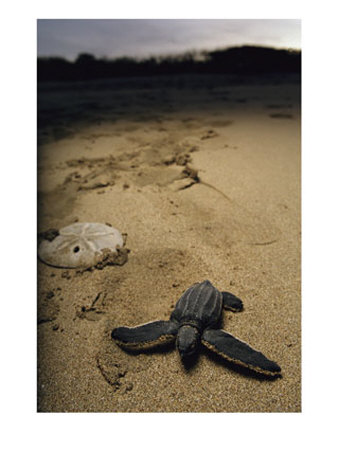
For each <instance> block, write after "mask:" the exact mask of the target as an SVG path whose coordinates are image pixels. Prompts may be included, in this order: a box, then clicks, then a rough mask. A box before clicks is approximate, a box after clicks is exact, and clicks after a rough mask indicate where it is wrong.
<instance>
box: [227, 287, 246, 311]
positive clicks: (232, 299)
mask: <svg viewBox="0 0 338 450" xmlns="http://www.w3.org/2000/svg"><path fill="white" fill-rule="evenodd" d="M222 297H223V308H224V309H228V310H229V311H233V312H239V311H242V310H243V302H242V300H241V299H239V298H238V297H236V295H234V294H231V293H230V292H222Z"/></svg>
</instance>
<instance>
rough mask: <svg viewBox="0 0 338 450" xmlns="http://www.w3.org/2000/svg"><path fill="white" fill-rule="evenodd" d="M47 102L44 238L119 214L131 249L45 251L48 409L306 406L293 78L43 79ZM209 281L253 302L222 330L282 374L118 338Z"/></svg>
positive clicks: (42, 119) (41, 304)
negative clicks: (95, 263)
mask: <svg viewBox="0 0 338 450" xmlns="http://www.w3.org/2000/svg"><path fill="white" fill-rule="evenodd" d="M38 97H39V98H38V112H39V129H38V142H39V147H38V208H39V221H38V222H39V225H38V226H39V229H38V232H44V231H46V230H48V229H51V228H54V229H59V228H61V227H64V226H66V225H69V224H71V223H73V222H77V221H78V222H101V223H109V224H111V225H112V226H113V227H116V228H117V229H119V230H120V231H121V232H122V233H126V234H127V242H126V246H127V248H128V249H129V250H130V253H129V254H128V261H127V262H126V263H125V264H124V265H121V266H119V265H112V266H106V267H104V268H102V269H101V270H100V269H93V270H90V271H78V270H76V269H60V268H55V267H51V266H48V265H46V264H44V263H43V262H41V261H40V260H38V262H37V264H38V399H37V400H38V402H37V403H38V404H37V409H38V411H41V412H48V411H50V412H71V411H74V412H80V411H83V412H96V411H97V412H99V411H100V412H298V411H300V410H301V296H300V295H301V293H300V287H301V278H300V277H301V274H300V269H301V267H300V248H301V234H300V233H301V216H300V212H301V210H300V195H301V192H300V185H301V177H300V163H301V151H300V132H301V129H300V81H299V78H297V77H296V76H283V77H282V76H271V77H270V76H266V77H265V78H263V77H261V78H255V77H247V78H245V77H241V78H234V77H230V76H223V75H213V76H208V75H196V76H192V75H186V76H183V75H181V76H171V77H169V76H168V77H166V76H163V77H154V78H150V77H149V78H141V77H140V78H130V79H116V80H113V81H112V80H107V81H91V82H82V83H81V82H78V83H43V84H41V85H40V86H39V87H38ZM205 279H209V280H210V281H211V282H212V283H213V284H214V285H215V286H216V287H217V288H218V289H219V290H225V291H230V292H232V293H234V294H235V295H237V296H238V297H240V298H241V299H242V300H243V302H244V311H243V312H240V313H232V312H224V313H223V327H224V329H226V330H227V331H228V332H229V333H231V334H233V335H234V336H236V337H238V338H239V339H241V340H243V341H245V342H248V343H249V344H250V345H252V346H253V347H254V348H256V349H258V350H259V351H261V352H262V353H264V354H265V355H266V356H267V357H268V358H270V359H271V360H273V361H276V362H277V363H278V364H279V365H280V366H281V368H282V377H281V378H276V379H274V380H270V379H265V378H263V377H259V376H253V375H252V374H248V373H247V372H244V371H243V370H239V369H236V368H235V367H233V366H232V365H229V364H228V363H226V362H223V361H222V360H220V358H218V357H216V356H214V355H212V354H211V353H210V352H209V351H208V350H207V349H205V350H203V349H202V350H201V352H200V355H199V357H198V360H197V361H196V364H195V365H194V366H193V367H191V368H190V369H189V370H187V369H186V368H185V367H184V366H183V365H182V363H181V361H180V357H179V354H178V352H177V351H176V350H174V349H173V350H170V351H154V352H150V353H140V354H136V355H134V354H130V353H127V352H125V351H123V350H122V349H121V348H120V347H118V346H117V345H116V344H115V343H114V342H113V341H112V340H111V337H110V333H111V330H112V329H113V328H114V327H117V326H121V325H126V326H135V325H137V324H140V323H145V322H149V321H153V320H160V319H163V320H166V319H168V318H169V316H170V314H171V312H172V310H173V308H174V306H175V303H176V301H177V300H178V299H179V297H180V296H181V295H182V293H183V292H184V291H185V290H186V289H187V288H188V287H189V286H191V285H192V284H193V283H196V282H199V281H203V280H205Z"/></svg>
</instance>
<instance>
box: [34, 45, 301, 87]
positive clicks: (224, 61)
mask: <svg viewBox="0 0 338 450" xmlns="http://www.w3.org/2000/svg"><path fill="white" fill-rule="evenodd" d="M300 67H301V53H300V51H288V50H277V49H274V48H268V47H255V46H242V47H232V48H228V49H224V50H215V51H210V52H203V53H194V52H189V53H184V54H183V55H178V56H162V57H156V58H155V57H151V58H147V59H141V60H137V59H133V58H128V57H122V58H116V59H107V58H95V57H94V56H93V55H91V54H88V53H82V54H80V55H79V56H78V57H77V59H76V60H75V61H74V62H70V61H67V60H66V59H64V58H60V57H43V58H38V70H37V73H38V81H39V82H43V81H76V80H82V81H83V80H93V79H99V78H112V77H123V76H149V75H162V74H181V73H224V74H241V75H246V74H266V73H300Z"/></svg>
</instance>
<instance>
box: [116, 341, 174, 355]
mask: <svg viewBox="0 0 338 450" xmlns="http://www.w3.org/2000/svg"><path fill="white" fill-rule="evenodd" d="M174 349H175V344H173V343H169V344H162V345H161V346H157V347H152V348H144V349H132V348H125V347H124V348H123V351H124V352H126V353H128V354H130V355H141V354H142V355H155V354H164V353H167V352H169V351H172V350H174Z"/></svg>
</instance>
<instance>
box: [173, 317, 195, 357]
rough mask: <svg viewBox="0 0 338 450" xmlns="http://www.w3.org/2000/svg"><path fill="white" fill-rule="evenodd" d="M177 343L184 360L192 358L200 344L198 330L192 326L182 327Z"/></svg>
mask: <svg viewBox="0 0 338 450" xmlns="http://www.w3.org/2000/svg"><path fill="white" fill-rule="evenodd" d="M176 343H177V348H178V351H179V352H180V356H181V358H182V359H185V358H188V357H190V356H192V355H193V354H194V353H195V352H196V350H197V348H198V346H199V343H200V333H199V331H198V329H197V328H196V327H193V326H191V325H182V326H181V327H180V329H179V330H178V334H177V341H176Z"/></svg>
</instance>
